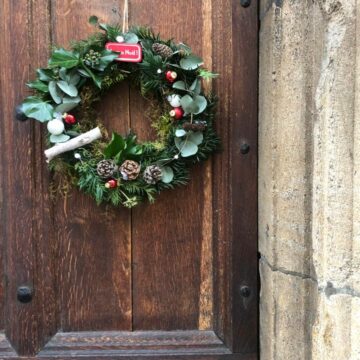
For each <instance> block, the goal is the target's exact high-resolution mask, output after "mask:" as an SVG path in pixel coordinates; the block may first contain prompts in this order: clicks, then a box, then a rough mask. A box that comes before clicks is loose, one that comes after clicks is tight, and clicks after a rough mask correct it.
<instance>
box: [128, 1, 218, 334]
mask: <svg viewBox="0 0 360 360" xmlns="http://www.w3.org/2000/svg"><path fill="white" fill-rule="evenodd" d="M205 3H209V1H198V0H179V1H176V3H175V2H174V1H163V0H154V1H151V7H152V8H153V9H154V10H153V11H149V7H148V6H147V4H148V1H146V0H133V1H131V3H130V15H131V16H130V20H131V23H133V24H148V25H151V26H152V27H153V28H154V30H155V32H159V33H160V34H161V35H162V36H163V37H164V38H166V37H169V38H171V37H174V38H175V39H176V40H177V41H183V42H185V43H188V44H191V46H192V48H193V51H194V52H195V53H198V54H200V55H204V54H202V53H203V43H204V41H205V40H206V42H207V43H208V44H211V38H208V39H205V36H206V35H207V34H206V33H205V32H204V31H203V26H204V24H205V23H209V22H211V19H209V18H208V17H209V16H211V14H210V13H204V12H203V10H204V4H205ZM209 50H210V51H211V46H210V49H209ZM205 55H208V57H210V56H209V55H210V54H205ZM130 95H131V105H132V106H131V113H130V115H131V127H132V128H133V129H134V130H135V132H136V133H137V134H139V137H140V139H143V140H145V139H149V138H150V137H151V134H152V132H153V130H152V129H151V126H150V124H149V122H146V121H144V113H143V107H139V106H136V103H139V98H140V96H139V95H138V92H136V91H135V90H132V91H131V93H130ZM140 103H141V102H140ZM144 105H145V107H146V104H144ZM208 167H209V165H208V166H206V165H205V166H197V167H195V168H194V169H192V174H191V176H192V179H193V181H192V182H191V183H190V185H189V186H187V187H186V188H182V189H178V190H176V192H175V191H174V192H172V194H171V195H170V194H166V193H165V194H162V195H161V196H160V197H159V198H158V200H157V203H156V205H155V206H149V205H145V206H142V207H139V208H137V209H135V210H134V211H133V222H132V228H133V232H132V239H133V261H134V267H133V319H134V323H133V326H134V329H135V330H177V329H199V325H201V324H199V322H201V321H203V320H202V317H203V316H204V299H203V294H204V292H201V287H203V286H204V284H202V279H203V278H204V277H207V276H208V277H210V276H211V272H212V268H211V264H209V263H208V264H207V265H208V266H207V267H205V266H204V261H202V260H203V259H202V258H201V256H202V253H201V251H202V248H203V247H204V246H205V243H206V242H211V239H212V238H211V221H209V219H208V218H207V217H206V214H207V213H211V187H210V186H208V183H210V182H207V169H208ZM204 219H205V220H204ZM203 220H204V221H203ZM207 250H208V251H207V253H205V254H204V256H207V257H210V258H211V252H210V251H211V247H208V248H207ZM207 290H209V291H208V292H207V295H208V298H209V299H211V298H212V294H211V293H210V289H207ZM210 301H211V300H210ZM210 301H209V302H210ZM208 307H211V304H208ZM209 313H210V312H209ZM207 315H208V316H210V317H211V315H210V314H207ZM208 323H211V319H210V320H209V321H208Z"/></svg>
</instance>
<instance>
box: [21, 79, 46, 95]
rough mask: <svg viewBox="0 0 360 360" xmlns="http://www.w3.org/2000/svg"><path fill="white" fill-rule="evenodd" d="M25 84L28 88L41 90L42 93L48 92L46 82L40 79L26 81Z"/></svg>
mask: <svg viewBox="0 0 360 360" xmlns="http://www.w3.org/2000/svg"><path fill="white" fill-rule="evenodd" d="M26 86H28V87H29V88H30V89H35V90H38V91H41V92H43V93H47V92H49V89H48V86H47V84H45V83H43V82H42V81H40V80H35V81H31V82H28V83H27V84H26Z"/></svg>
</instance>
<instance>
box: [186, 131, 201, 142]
mask: <svg viewBox="0 0 360 360" xmlns="http://www.w3.org/2000/svg"><path fill="white" fill-rule="evenodd" d="M187 139H188V141H191V142H193V143H194V144H196V145H200V144H201V143H202V142H203V140H204V135H203V133H202V132H200V131H197V132H192V133H189V135H188V137H187Z"/></svg>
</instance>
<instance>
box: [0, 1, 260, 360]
mask: <svg viewBox="0 0 360 360" xmlns="http://www.w3.org/2000/svg"><path fill="white" fill-rule="evenodd" d="M122 9H123V0H86V1H85V0H84V1H83V0H2V1H1V2H0V15H1V22H0V48H1V68H0V72H1V98H0V99H1V100H0V101H1V103H0V112H1V121H0V131H1V142H0V154H1V155H0V156H1V162H0V171H1V176H0V181H1V182H0V188H1V197H0V201H1V214H0V215H1V252H0V265H1V266H0V275H1V282H0V309H1V311H0V329H2V330H0V358H1V359H5V358H12V357H15V358H17V357H19V356H21V355H23V356H25V357H26V358H31V357H41V358H44V359H53V358H58V359H70V358H77V357H79V358H80V357H81V358H96V359H102V358H108V359H109V358H111V359H117V358H126V359H127V358H129V359H130V358H131V359H169V358H171V359H173V358H174V359H180V358H181V359H204V360H205V359H206V360H211V359H255V358H257V304H258V302H257V296H258V294H257V245H256V243H257V226H256V218H257V204H256V203H257V201H256V192H257V185H256V184H257V179H256V171H257V170H256V168H257V164H256V161H257V155H256V151H257V150H256V149H257V145H256V137H257V4H256V1H252V4H251V5H250V6H249V7H243V6H242V5H241V1H240V0H131V1H130V8H129V11H130V24H142V25H150V26H152V27H153V28H154V30H155V31H158V32H160V33H161V35H162V36H163V37H174V38H175V39H176V40H178V41H183V42H185V43H188V44H189V45H191V46H192V48H193V50H194V52H196V53H198V54H202V56H203V58H204V60H205V63H206V65H207V67H210V68H212V69H213V71H215V72H217V73H219V74H221V76H220V78H219V79H217V80H216V81H215V82H214V85H213V91H215V93H217V94H218V95H219V96H220V103H219V111H218V116H217V128H218V132H219V134H220V136H221V138H222V142H223V149H222V151H221V153H220V154H218V155H215V156H214V157H213V159H212V160H211V161H208V162H207V163H206V164H204V165H200V166H197V167H195V168H193V170H192V181H191V183H190V185H189V186H187V187H184V188H181V189H177V190H175V191H169V192H165V193H163V194H162V195H161V196H160V197H159V198H158V200H157V202H156V203H155V205H147V204H145V205H141V206H140V207H138V208H136V209H135V210H133V211H129V210H126V209H113V208H109V207H105V206H104V207H102V206H101V207H97V206H96V205H95V204H94V202H93V201H92V200H91V199H89V198H88V197H87V196H85V195H82V194H80V193H79V192H77V191H74V192H73V193H72V194H71V196H70V197H69V198H67V199H66V200H63V199H60V200H59V199H58V200H56V201H55V202H53V201H51V199H50V198H49V191H48V187H49V181H50V179H49V176H50V175H49V172H48V170H47V167H46V164H45V161H44V156H43V150H44V144H43V138H44V136H43V133H42V129H41V125H40V124H38V123H36V122H34V121H33V122H31V121H28V122H26V123H19V122H16V121H15V120H14V115H13V114H14V113H13V110H14V106H15V105H16V104H18V103H19V102H20V101H21V100H22V98H23V97H24V96H25V95H26V90H25V86H24V84H25V82H26V81H28V80H29V79H31V78H32V77H33V76H34V70H35V69H36V68H37V67H40V66H44V65H45V64H46V61H47V59H48V56H49V48H50V44H52V43H53V44H56V45H64V46H66V45H67V44H68V42H69V40H70V39H78V38H81V37H86V36H87V35H88V34H89V33H90V32H91V31H92V28H91V26H90V25H89V24H88V22H87V20H88V18H89V16H90V15H97V16H98V17H99V18H101V20H103V21H105V22H119V21H121V15H122ZM101 106H102V114H103V118H104V119H106V125H107V127H108V129H114V130H117V131H119V132H126V131H127V130H128V129H129V127H131V128H132V129H134V130H135V131H136V132H137V133H138V134H139V136H140V139H150V138H151V137H152V136H153V133H152V130H151V128H150V126H149V125H148V124H147V123H146V122H144V116H143V113H144V111H146V107H147V106H148V105H147V104H146V102H145V101H144V100H143V99H142V98H141V97H140V96H139V95H138V94H137V92H136V91H134V90H132V89H130V87H129V86H128V84H124V85H122V86H121V87H120V88H119V89H116V90H115V91H114V92H113V93H112V94H111V95H109V96H108V97H107V98H106V99H104V101H103V103H102V105H101ZM119 119H120V120H119ZM246 144H248V145H249V146H250V147H247V146H246ZM21 286H27V287H29V288H31V289H32V291H33V293H32V297H31V299H30V298H29V299H28V300H29V302H27V303H23V302H19V301H18V300H17V293H18V291H20V289H19V288H20V287H21ZM30 300H31V301H30Z"/></svg>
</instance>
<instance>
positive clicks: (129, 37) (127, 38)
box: [124, 33, 139, 44]
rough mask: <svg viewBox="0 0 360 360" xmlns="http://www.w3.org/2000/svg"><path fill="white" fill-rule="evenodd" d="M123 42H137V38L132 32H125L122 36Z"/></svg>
mask: <svg viewBox="0 0 360 360" xmlns="http://www.w3.org/2000/svg"><path fill="white" fill-rule="evenodd" d="M124 39H125V42H126V43H128V44H137V43H138V42H139V38H138V37H137V35H136V34H134V33H127V34H125V36H124Z"/></svg>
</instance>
